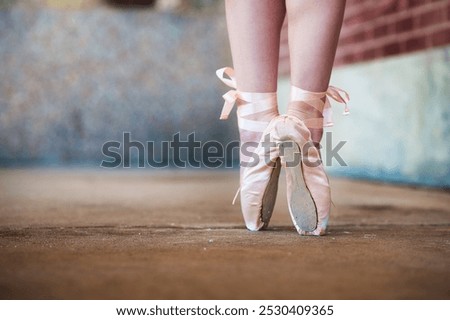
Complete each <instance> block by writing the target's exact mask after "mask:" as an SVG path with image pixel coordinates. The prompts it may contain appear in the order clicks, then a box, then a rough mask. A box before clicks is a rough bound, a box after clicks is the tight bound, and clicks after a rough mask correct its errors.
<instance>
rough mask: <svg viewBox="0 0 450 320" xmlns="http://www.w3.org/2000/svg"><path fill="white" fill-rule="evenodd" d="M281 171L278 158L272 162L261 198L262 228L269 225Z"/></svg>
mask: <svg viewBox="0 0 450 320" xmlns="http://www.w3.org/2000/svg"><path fill="white" fill-rule="evenodd" d="M280 171H281V162H280V158H277V161H276V162H275V164H274V167H273V170H272V173H271V175H270V180H269V184H268V185H267V188H266V191H265V192H264V196H263V199H262V209H261V220H262V222H264V226H263V229H265V228H267V227H268V226H269V222H270V218H272V213H273V208H274V207H275V201H276V199H277V192H278V178H279V176H280Z"/></svg>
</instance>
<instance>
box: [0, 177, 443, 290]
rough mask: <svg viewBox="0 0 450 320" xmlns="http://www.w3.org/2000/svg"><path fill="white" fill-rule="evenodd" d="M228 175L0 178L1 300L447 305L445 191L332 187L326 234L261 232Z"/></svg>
mask: <svg viewBox="0 0 450 320" xmlns="http://www.w3.org/2000/svg"><path fill="white" fill-rule="evenodd" d="M237 178H238V176H237V172H236V171H222V172H220V171H151V170H135V171H106V170H103V171H99V170H67V169H54V170H49V169H46V170H42V169H27V170H0V250H1V255H0V298H3V299H10V298H14V299H30V298H34V299H48V298H60V299H61V298H62V299H85V298H91V299H100V298H101V299H113V298H115V299H125V298H126V299H199V298H202V299H208V298H214V299H241V298H245V299H341V298H352V299H367V298H373V299H399V298H404V299H431V298H433V299H443V298H445V299H449V298H450V291H449V289H450V273H449V270H450V255H449V247H450V228H449V225H450V194H449V192H445V191H437V190H429V189H428V190H427V189H412V188H407V187H398V186H390V185H380V184H372V183H367V182H357V181H348V180H339V179H332V186H333V201H334V204H335V208H334V211H333V218H332V220H331V226H330V229H329V231H330V232H329V234H328V235H327V236H325V237H321V238H310V237H299V236H298V235H297V234H296V232H295V231H294V229H293V227H292V226H291V223H290V218H289V216H288V213H287V208H286V203H285V188H284V187H283V183H282V182H283V181H281V190H280V195H279V198H278V203H277V207H276V211H275V214H274V218H273V221H272V225H271V228H270V230H268V231H264V232H256V233H252V232H249V231H246V230H245V229H244V227H243V223H242V221H241V217H240V212H239V207H238V206H234V207H233V206H231V204H230V201H231V198H232V197H233V194H234V191H235V188H236V186H237Z"/></svg>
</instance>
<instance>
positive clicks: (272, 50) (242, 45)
mask: <svg viewBox="0 0 450 320" xmlns="http://www.w3.org/2000/svg"><path fill="white" fill-rule="evenodd" d="M285 14H286V8H285V2H284V0H245V1H243V0H226V15H227V25H228V34H229V38H230V45H231V53H232V56H233V65H234V69H235V74H236V81H237V85H238V90H240V91H245V92H275V91H276V90H277V78H278V56H279V51H280V32H281V26H282V24H283V20H284V17H285Z"/></svg>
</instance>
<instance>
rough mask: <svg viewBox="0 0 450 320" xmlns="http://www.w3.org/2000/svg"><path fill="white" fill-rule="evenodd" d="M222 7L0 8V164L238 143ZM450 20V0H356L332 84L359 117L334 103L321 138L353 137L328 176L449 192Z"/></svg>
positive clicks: (69, 161) (43, 3)
mask: <svg viewBox="0 0 450 320" xmlns="http://www.w3.org/2000/svg"><path fill="white" fill-rule="evenodd" d="M223 7H224V6H223V1H220V0H0V61H1V68H0V166H30V165H31V166H68V165H70V166H73V165H75V166H94V167H98V166H99V164H100V162H101V160H102V159H104V156H103V155H102V153H101V147H102V145H103V144H104V143H105V142H107V141H111V140H117V141H121V139H122V135H123V132H130V133H131V139H132V140H139V141H141V142H145V141H155V142H156V143H158V142H160V141H163V140H170V139H171V138H172V136H173V135H174V134H176V133H177V132H180V134H181V138H182V139H185V138H186V136H187V135H188V134H189V133H192V132H195V134H196V138H197V140H199V141H202V142H206V141H208V140H217V141H219V142H221V143H227V142H230V141H233V140H236V139H237V138H238V136H237V129H236V123H235V116H233V117H232V119H231V120H230V121H225V122H224V121H219V120H218V115H219V113H220V110H221V105H222V98H221V95H222V94H223V93H225V92H226V91H227V88H226V87H225V86H223V85H222V84H221V83H220V81H218V80H217V79H216V78H215V74H214V71H215V70H216V69H217V68H219V67H222V66H227V65H231V58H230V50H229V45H228V39H227V33H226V24H225V17H224V8H223ZM449 15H450V2H449V1H446V0H440V1H432V0H423V1H416V0H398V1H393V0H382V1H372V0H365V1H357V0H348V1H347V10H346V15H345V21H344V27H343V29H342V33H341V39H340V43H339V49H338V53H337V57H336V63H335V70H334V73H333V78H332V82H331V84H332V85H335V86H338V87H340V88H343V89H345V90H347V91H348V92H349V93H350V97H351V102H350V107H351V116H349V117H341V116H340V110H341V109H340V106H339V107H337V108H335V123H336V125H335V127H334V128H333V129H332V131H333V136H332V138H333V141H332V142H331V141H325V144H330V143H331V145H332V146H335V145H336V144H337V143H338V142H339V141H346V144H345V146H344V147H343V148H342V149H340V152H339V154H340V155H341V157H342V158H343V159H344V161H345V162H346V164H347V166H341V165H339V164H338V163H337V162H336V161H334V162H333V163H327V165H328V171H329V172H330V173H331V174H335V175H341V176H348V177H357V178H365V179H374V180H379V181H389V182H401V183H409V184H414V185H427V186H436V187H450V152H449V151H450V139H448V137H449V135H450V121H449V119H450V90H449V83H450V81H449V80H450V79H449V77H450V63H449V60H450V46H449V44H450V17H449ZM287 27H288V26H287V24H285V26H284V28H283V35H282V44H281V57H280V87H279V91H280V105H281V106H285V105H286V103H287V102H286V98H287V97H288V90H289V56H288V40H287ZM156 145H157V146H158V144H156ZM331 145H330V146H331ZM325 153H326V152H325ZM134 156H136V154H134ZM158 157H161V154H160V150H158V148H156V150H155V158H158ZM236 162H237V161H235V164H236Z"/></svg>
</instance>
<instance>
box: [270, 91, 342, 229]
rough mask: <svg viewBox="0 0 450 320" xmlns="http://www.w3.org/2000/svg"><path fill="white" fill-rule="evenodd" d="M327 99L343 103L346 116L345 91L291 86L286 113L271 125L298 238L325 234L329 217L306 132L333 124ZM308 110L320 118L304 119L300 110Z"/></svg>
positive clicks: (325, 189) (327, 196)
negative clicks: (321, 90) (312, 90)
mask: <svg viewBox="0 0 450 320" xmlns="http://www.w3.org/2000/svg"><path fill="white" fill-rule="evenodd" d="M328 96H329V97H332V98H333V99H335V100H336V101H338V102H342V103H345V111H344V114H348V113H349V111H348V108H347V105H346V104H347V102H348V101H349V98H348V94H347V93H346V92H345V91H342V90H340V89H337V88H335V87H331V86H330V87H329V89H328V90H327V92H319V93H314V92H308V91H304V90H301V89H299V88H296V87H292V90H291V100H293V101H292V102H291V103H290V105H289V108H288V114H287V115H285V116H280V117H278V118H277V119H276V120H275V121H274V125H273V126H274V128H273V131H272V136H273V139H276V140H277V141H278V144H279V148H280V151H279V152H280V158H281V162H282V165H283V166H284V167H285V170H286V183H287V198H288V199H287V200H288V207H289V212H290V214H291V218H292V221H293V223H294V225H295V227H296V229H297V231H298V232H299V233H300V234H301V235H323V234H325V232H326V228H327V224H328V219H329V216H330V208H331V193H330V184H329V181H328V177H327V175H326V173H325V170H324V167H323V164H322V160H321V157H320V152H319V150H318V148H317V144H315V143H314V142H313V141H312V139H311V132H310V129H311V128H313V129H319V130H320V129H322V128H323V127H324V126H331V125H333V122H332V113H331V107H330V104H329V101H328ZM308 108H313V109H315V110H318V111H319V112H320V115H321V116H320V117H317V118H314V117H308V116H306V117H305V116H304V114H305V113H306V114H308V112H301V111H304V110H305V109H306V110H307V109H308ZM299 111H300V112H299ZM302 113H303V114H302ZM299 114H300V116H299Z"/></svg>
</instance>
